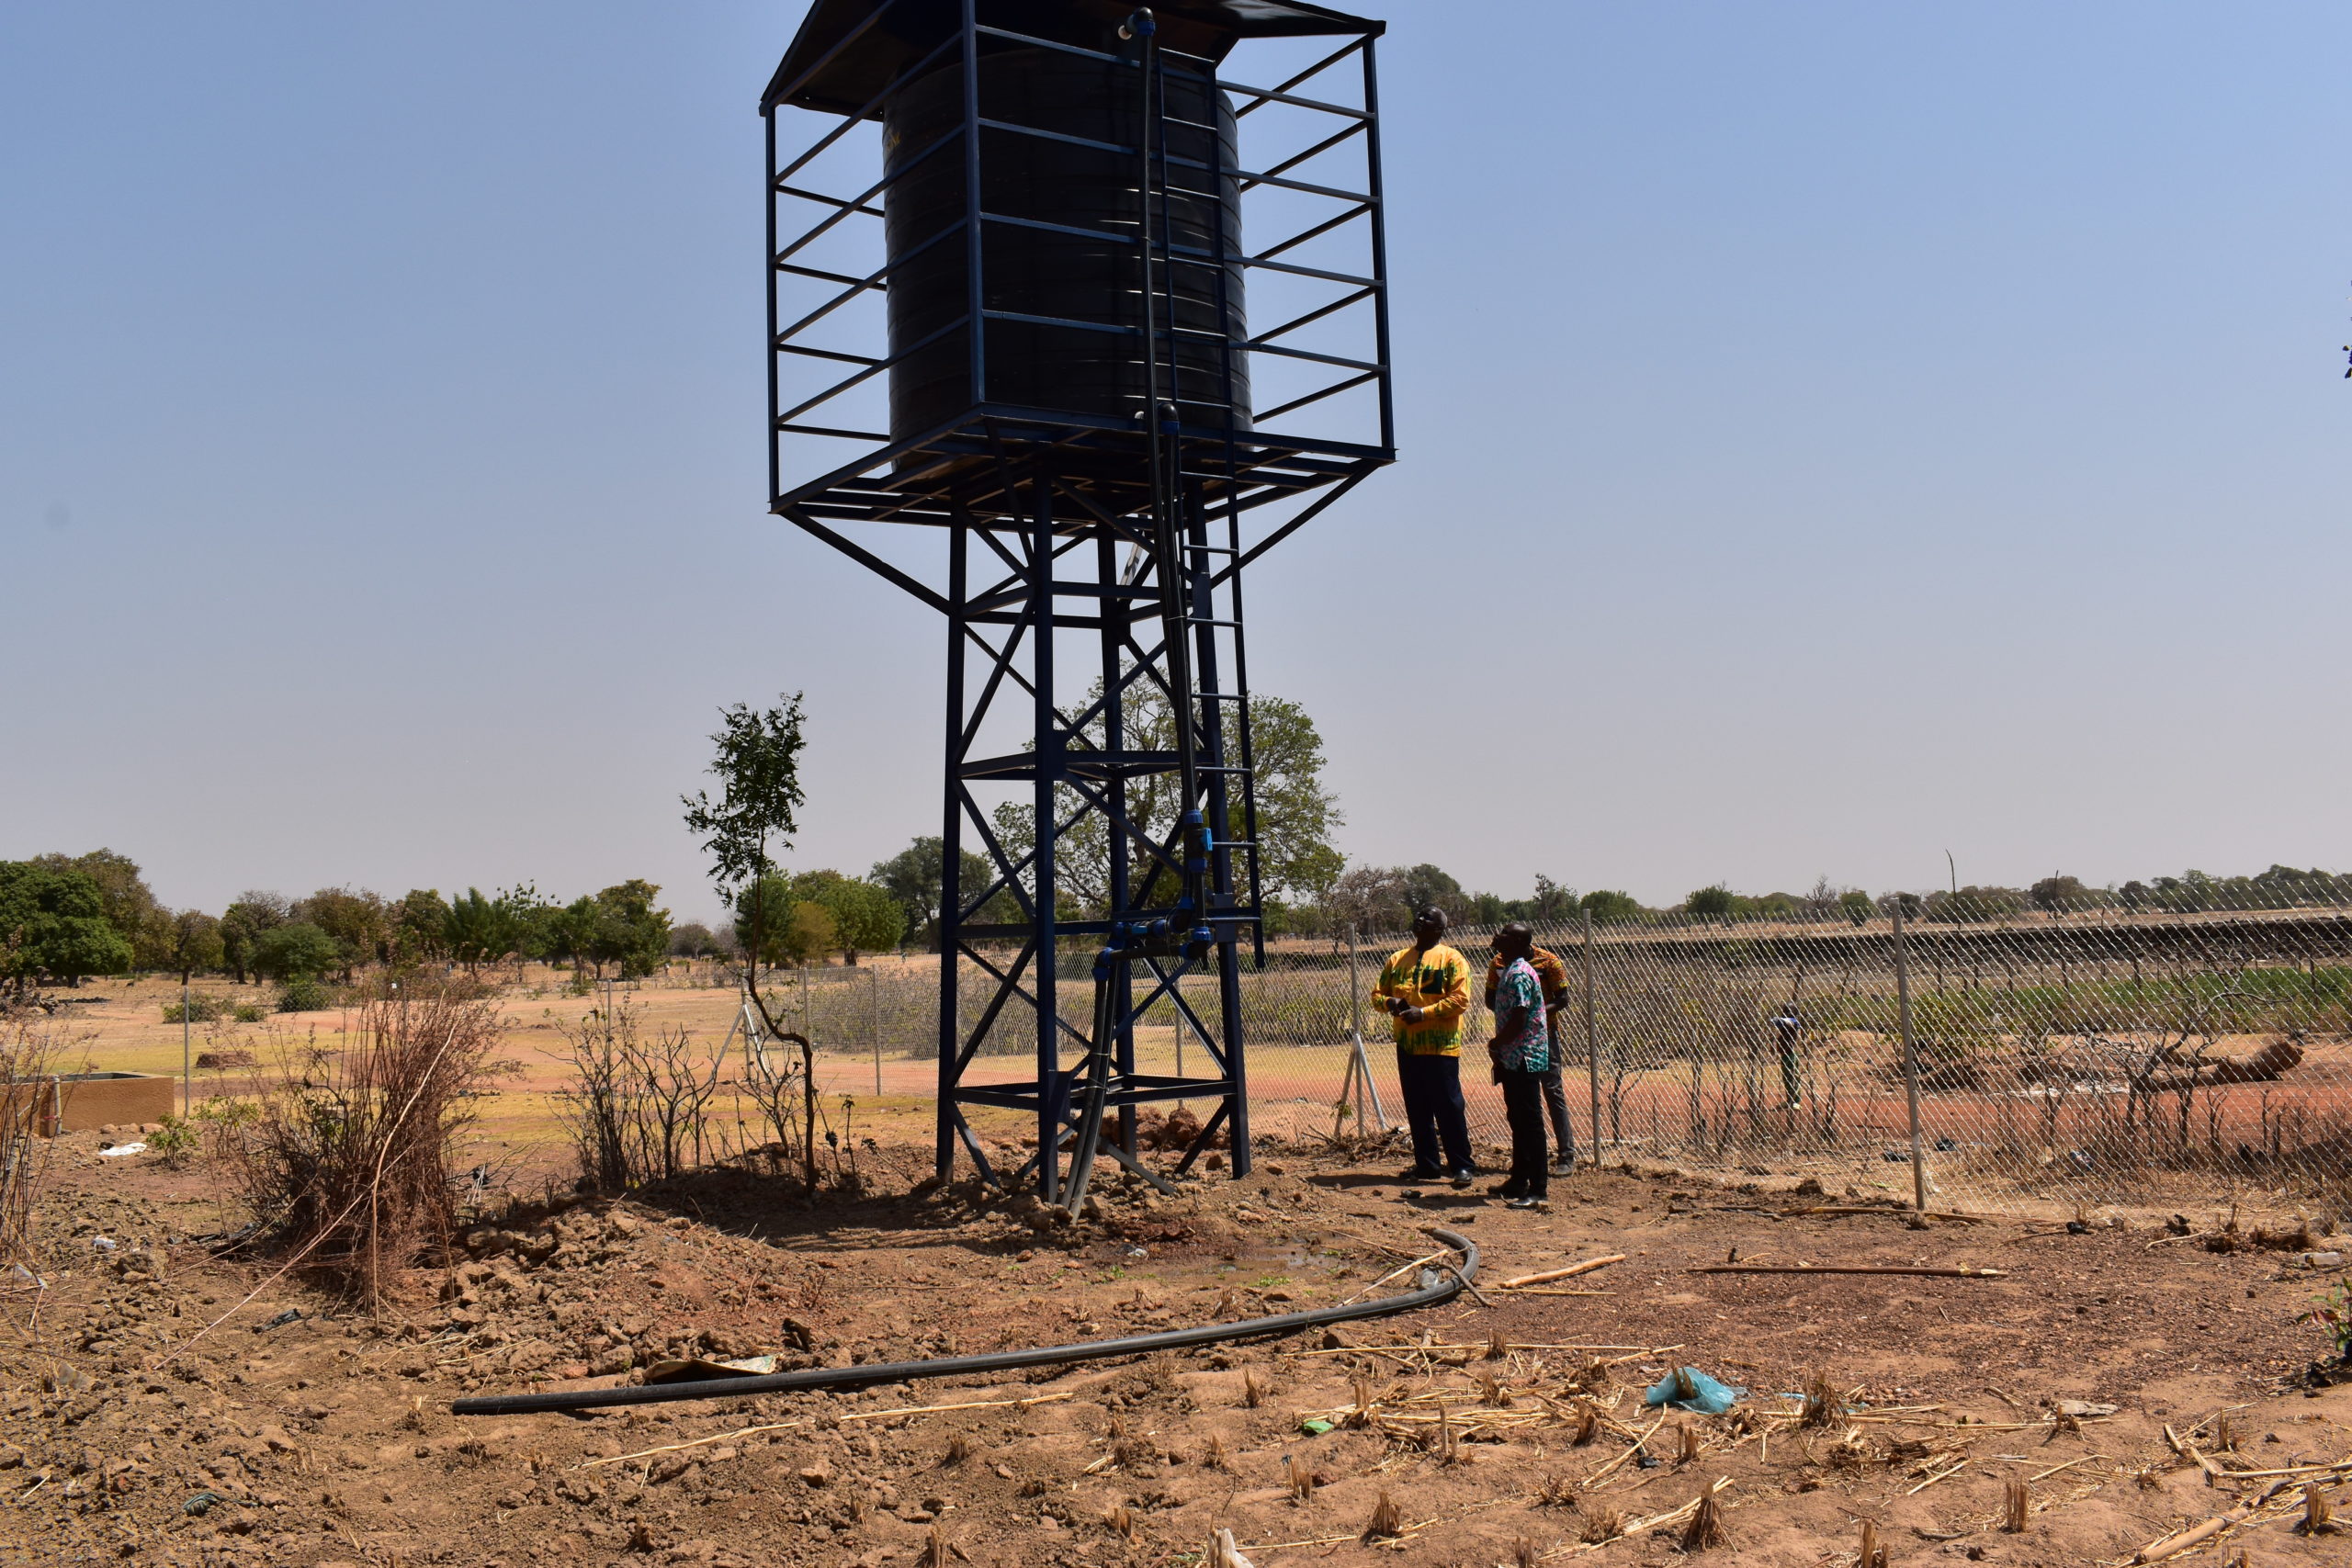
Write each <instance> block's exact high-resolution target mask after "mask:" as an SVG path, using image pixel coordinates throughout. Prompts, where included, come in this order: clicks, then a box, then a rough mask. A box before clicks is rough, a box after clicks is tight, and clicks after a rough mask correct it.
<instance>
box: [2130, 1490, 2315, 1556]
mask: <svg viewBox="0 0 2352 1568" xmlns="http://www.w3.org/2000/svg"><path fill="white" fill-rule="evenodd" d="M2293 1484H2294V1483H2293V1482H2291V1481H2278V1482H2273V1483H2271V1484H2270V1486H2269V1487H2268V1488H2267V1490H2265V1491H2264V1492H2263V1494H2262V1495H2261V1496H2259V1497H2256V1498H2255V1499H2254V1500H2253V1501H2252V1502H2248V1503H2241V1504H2239V1505H2238V1506H2236V1507H2234V1508H2232V1509H2231V1510H2230V1511H2229V1512H2228V1513H2226V1514H2216V1515H2214V1516H2213V1517H2211V1518H2210V1519H2207V1520H2205V1521H2204V1522H2203V1523H2202V1524H2195V1525H2191V1526H2189V1527H2188V1529H2185V1530H2176V1531H2175V1532H2174V1533H2172V1534H2171V1535H2168V1536H2165V1538H2164V1539H2163V1540H2152V1541H2150V1542H2149V1543H2148V1544H2147V1545H2145V1546H2143V1547H2142V1548H2141V1549H2140V1550H2139V1551H2135V1552H2133V1553H2132V1554H2131V1561H2132V1562H2134V1563H2143V1562H2162V1561H2163V1560H2164V1559H2165V1558H2167V1557H2174V1556H2177V1555H2178V1554H2180V1553H2181V1552H2184V1551H2188V1549H2189V1548H2190V1547H2192V1546H2199V1545H2202V1544H2203V1543H2204V1542H2206V1541H2209V1540H2212V1539H2213V1538H2214V1537H2215V1536H2217V1535H2219V1534H2221V1533H2222V1531H2223V1530H2225V1529H2230V1528H2231V1527H2232V1526H2233V1525H2242V1524H2244V1523H2245V1522H2246V1520H2248V1519H2250V1518H2252V1517H2254V1515H2255V1511H2256V1509H2258V1508H2260V1507H2261V1506H2263V1505H2264V1504H2265V1503H2267V1502H2269V1501H2270V1499H2271V1498H2273V1497H2275V1496H2277V1495H2278V1494H2279V1493H2280V1492H2282V1491H2284V1490H2285V1489H2286V1488H2288V1487H2289V1486H2291V1485H2293Z"/></svg>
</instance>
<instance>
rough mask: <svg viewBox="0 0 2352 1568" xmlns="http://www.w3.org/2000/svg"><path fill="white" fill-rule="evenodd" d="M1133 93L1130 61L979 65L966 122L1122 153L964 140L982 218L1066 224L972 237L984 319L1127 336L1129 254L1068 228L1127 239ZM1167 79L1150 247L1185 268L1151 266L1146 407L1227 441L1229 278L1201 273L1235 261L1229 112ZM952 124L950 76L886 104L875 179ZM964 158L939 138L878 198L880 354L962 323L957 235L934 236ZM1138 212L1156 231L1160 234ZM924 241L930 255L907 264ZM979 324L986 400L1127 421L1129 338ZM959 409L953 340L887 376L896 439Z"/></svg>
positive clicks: (958, 206) (1231, 387)
mask: <svg viewBox="0 0 2352 1568" xmlns="http://www.w3.org/2000/svg"><path fill="white" fill-rule="evenodd" d="M1141 78H1142V73H1141V72H1140V71H1139V70H1138V69H1136V67H1135V66H1133V65H1128V64H1118V63H1114V62H1109V61H1103V60H1094V59H1089V58H1086V57H1083V56H1077V55H1069V54H1064V53H1060V52H1058V51H1052V50H1043V49H1009V50H1004V51H997V52H992V53H987V54H983V55H982V56H981V57H980V61H979V89H980V92H979V96H980V117H981V118H984V119H994V120H1000V121H1003V122H1005V123H1008V124H1012V125H1022V126H1029V127H1033V128H1035V129H1037V130H1049V131H1056V132H1059V133H1060V134H1062V135H1065V136H1077V137H1084V138H1087V139H1088V140H1090V141H1097V142H1110V143H1114V144H1115V145H1116V146H1118V147H1121V148H1125V149H1129V151H1126V152H1106V151H1103V149H1101V148H1097V147H1084V146H1079V145H1076V144H1074V143H1072V142H1068V141H1052V140H1049V139H1047V138H1045V137H1037V136H1023V135H1021V134H1019V133H1018V132H1014V131H1006V130H988V129H983V130H982V131H981V132H980V136H981V142H980V208H981V210H983V211H985V212H990V213H995V214H999V215H1001V216H1004V217H1011V218H1025V219H1029V220H1034V221H1037V222H1043V223H1054V224H1060V225H1063V226H1064V228H1063V230H1059V231H1055V230H1044V229H1032V228H1025V227H1022V226H1019V225H1015V224H1010V223H984V224H982V225H981V268H980V276H981V279H982V284H983V287H984V289H985V293H984V296H983V299H984V303H985V306H986V308H987V309H989V310H1012V311H1018V312H1020V313H1022V314H1023V315H1031V316H1052V317H1057V318H1061V319H1064V320H1070V321H1087V322H1092V323H1097V324H1100V325H1103V326H1112V327H1120V328H1129V329H1134V328H1139V327H1140V326H1141V325H1142V322H1143V319H1144V311H1143V306H1142V298H1143V294H1142V289H1143V277H1142V272H1141V264H1140V262H1139V260H1138V258H1137V254H1136V246H1135V245H1134V244H1132V243H1121V242H1120V241H1118V240H1117V239H1108V238H1106V239H1103V240H1094V239H1091V238H1088V237H1086V236H1085V235H1083V234H1073V233H1069V232H1068V231H1067V230H1069V229H1081V230H1088V229H1091V230H1096V231H1102V232H1103V233H1104V234H1106V235H1131V234H1133V233H1135V232H1136V229H1137V227H1138V225H1139V224H1140V222H1141V220H1142V217H1143V210H1144V208H1143V197H1142V192H1141V184H1140V182H1141V179H1142V175H1143V164H1142V158H1141V154H1140V152H1137V151H1135V149H1137V148H1138V147H1139V144H1140V141H1141V138H1142V134H1143V124H1144V113H1143V103H1142V85H1141ZM1165 81H1166V86H1165V99H1166V102H1165V121H1166V129H1165V132H1164V134H1165V138H1166V146H1167V151H1168V152H1169V153H1170V159H1169V161H1168V163H1167V164H1166V165H1165V167H1166V171H1167V173H1166V179H1167V186H1168V211H1167V217H1166V225H1167V228H1166V233H1167V237H1168V238H1169V240H1170V243H1172V245H1173V247H1174V250H1175V252H1176V254H1178V255H1180V256H1182V255H1184V254H1187V253H1189V254H1191V255H1192V256H1193V257H1195V258H1198V261H1183V260H1180V261H1178V262H1176V263H1175V264H1174V265H1161V266H1160V267H1159V268H1158V270H1157V271H1156V274H1155V286H1156V288H1158V289H1159V292H1160V294H1161V298H1162V300H1163V303H1162V305H1161V307H1160V311H1159V314H1160V328H1161V331H1162V332H1163V333H1165V332H1166V331H1167V327H1168V319H1169V316H1170V310H1171V307H1170V305H1169V304H1168V303H1166V302H1165V301H1167V300H1168V299H1170V297H1171V296H1172V300H1173V303H1172V314H1173V317H1174V322H1175V328H1176V333H1175V339H1174V344H1173V348H1172V353H1171V350H1170V345H1169V343H1168V340H1167V339H1166V338H1164V337H1163V338H1162V340H1161V346H1160V350H1159V388H1160V395H1161V396H1162V397H1163V398H1165V397H1168V396H1170V389H1171V386H1172V389H1173V396H1174V397H1175V399H1176V401H1177V404H1178V407H1179V409H1180V411H1181V412H1182V416H1183V418H1184V420H1185V422H1186V423H1200V424H1208V425H1223V424H1225V423H1227V418H1228V416H1230V419H1231V422H1232V423H1233V425H1234V427H1235V428H1243V429H1246V428H1247V427H1248V424H1249V417H1250V416H1249V410H1250V385H1249V370H1248V359H1247V357H1246V356H1245V355H1242V354H1241V353H1240V352H1239V351H1238V350H1235V351H1231V352H1228V351H1227V346H1226V345H1227V343H1229V342H1238V341H1240V340H1241V339H1243V338H1245V337H1247V336H1248V333H1246V332H1245V331H1244V330H1243V314H1242V309H1241V268H1240V267H1239V266H1238V265H1230V264H1225V263H1222V262H1219V263H1215V264H1210V265H1200V264H1201V263H1204V262H1206V261H1207V259H1208V258H1211V257H1219V256H1233V255H1238V254H1240V241H1241V205H1240V203H1241V197H1240V191H1239V189H1238V186H1237V184H1236V182H1235V181H1234V180H1233V179H1232V178H1231V177H1230V176H1229V175H1226V174H1224V173H1223V172H1222V171H1225V170H1229V169H1232V168H1235V167H1236V166H1237V165H1236V164H1235V162H1234V152H1235V137H1234V119H1233V106H1232V104H1231V102H1230V101H1229V100H1228V99H1227V97H1226V96H1225V95H1224V94H1223V93H1221V92H1218V91H1217V90H1216V87H1215V86H1214V85H1212V84H1210V83H1208V82H1206V81H1204V80H1202V79H1201V78H1199V77H1196V76H1193V75H1192V74H1191V73H1187V72H1179V71H1178V70H1177V69H1175V68H1174V67H1173V66H1172V65H1171V66H1170V68H1169V70H1168V71H1167V73H1166V77H1165ZM963 115H964V79H963V68H962V66H961V64H960V63H957V64H951V65H949V66H946V67H944V68H943V69H941V70H939V71H936V72H933V73H931V74H930V75H927V76H923V77H922V78H919V79H918V80H916V81H914V82H911V83H910V84H909V85H907V86H906V87H904V88H903V89H901V90H900V91H899V93H897V94H896V95H894V96H892V97H891V99H890V101H889V102H888V105H887V106H886V107H885V112H884V115H883V150H884V152H883V155H884V159H885V167H886V168H887V169H888V170H889V171H890V172H892V173H896V172H897V171H899V170H900V169H902V168H908V164H909V161H910V160H911V159H915V158H917V157H918V156H919V155H920V154H921V153H922V152H923V151H924V149H926V148H929V147H931V146H933V143H935V142H938V141H940V140H941V139H942V138H943V137H949V136H950V133H951V132H953V131H954V130H956V127H957V126H958V125H959V124H960V123H961V121H962V119H963ZM1212 126H1214V127H1215V130H1210V129H1209V128H1210V127H1212ZM963 151H964V150H963V146H962V143H961V141H960V140H950V141H948V143H947V144H946V145H944V146H942V147H940V148H939V149H938V150H937V151H935V152H932V154H931V155H930V156H929V157H928V158H924V159H922V161H921V162H920V163H919V164H914V166H912V167H911V168H910V169H909V170H908V173H907V174H906V175H905V176H904V177H903V178H902V179H900V180H899V181H898V182H896V183H895V184H893V185H892V186H890V187H889V189H888V191H887V192H886V194H885V197H884V212H885V214H886V216H885V218H884V223H883V227H884V230H885V233H886V243H887V245H888V250H889V254H890V257H891V259H892V261H893V262H894V264H896V265H894V266H893V268H892V271H891V273H890V278H889V283H890V288H889V294H888V301H889V321H890V352H891V353H892V354H893V355H896V354H898V353H899V352H901V351H902V350H903V349H904V348H906V347H907V346H908V345H909V344H914V343H918V342H920V341H921V340H922V338H924V337H926V336H928V335H929V334H930V333H933V332H937V331H938V330H939V329H940V328H941V327H943V326H945V325H947V324H948V323H950V322H953V321H957V320H958V319H959V318H961V317H962V316H963V315H964V314H965V313H966V310H967V303H968V300H967V291H968V287H969V284H968V279H969V270H968V262H967V254H968V252H967V244H966V236H965V235H964V233H963V232H962V231H960V230H959V231H956V232H955V233H953V234H947V235H946V237H944V238H938V237H939V236H941V235H942V234H943V233H944V232H945V231H947V230H948V229H949V228H951V227H952V226H953V225H955V224H956V220H958V219H960V218H961V217H962V216H963V214H964V180H965V175H964V156H963ZM1157 163H1158V160H1156V159H1155V164H1157ZM1154 205H1155V211H1154V213H1153V221H1154V224H1155V227H1157V226H1158V225H1159V222H1160V221H1161V220H1160V216H1159V212H1158V211H1157V210H1156V209H1157V205H1158V204H1157V203H1155V204H1154ZM1220 209H1221V212H1220ZM934 239H936V240H937V243H933V244H931V245H929V247H928V248H922V247H923V246H924V243H925V242H926V241H933V240H934ZM901 258H903V259H901ZM1220 284H1222V288H1223V298H1222V299H1220V298H1219V286H1220ZM986 325H987V333H986V336H985V338H984V340H983V342H984V344H985V346H986V349H987V355H986V377H987V386H986V392H985V396H986V400H987V401H989V402H991V403H998V404H1012V405H1015V406H1019V407H1023V408H1035V409H1046V410H1052V411H1056V412H1071V413H1082V414H1094V415H1106V414H1107V415H1112V416H1114V417H1118V418H1122V419H1133V418H1135V417H1136V414H1137V412H1138V411H1139V410H1140V409H1141V408H1142V406H1143V399H1144V395H1145V378H1144V363H1143V338H1142V334H1141V333H1140V332H1137V331H1127V332H1122V333H1108V332H1094V331H1089V330H1085V329H1082V328H1079V327H1064V326H1039V325H1034V324H1031V323H1027V322H1018V321H989V322H988V323H986ZM1171 359H1172V370H1173V380H1172V382H1171V380H1170V370H1171V364H1170V362H1171ZM973 402H974V399H973V396H972V385H971V363H970V344H969V340H968V338H967V331H966V329H965V328H962V327H958V328H957V329H956V330H955V331H953V332H949V333H944V335H943V336H941V337H940V338H939V340H938V341H937V342H935V343H932V344H928V345H926V346H925V347H923V348H922V349H921V350H919V351H917V352H916V353H914V354H912V355H910V356H909V357H908V358H906V359H905V360H903V361H901V362H900V363H899V364H898V365H895V366H893V367H891V370H890V434H891V437H892V438H893V439H894V440H903V439H906V438H908V437H910V436H914V435H918V434H922V432H924V431H926V430H929V429H932V428H933V427H934V426H937V425H939V424H942V423H945V422H947V421H948V420H950V419H953V418H954V417H955V416H956V414H958V413H961V412H964V411H965V410H967V409H968V408H970V407H971V406H972V405H973Z"/></svg>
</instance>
